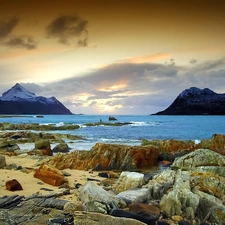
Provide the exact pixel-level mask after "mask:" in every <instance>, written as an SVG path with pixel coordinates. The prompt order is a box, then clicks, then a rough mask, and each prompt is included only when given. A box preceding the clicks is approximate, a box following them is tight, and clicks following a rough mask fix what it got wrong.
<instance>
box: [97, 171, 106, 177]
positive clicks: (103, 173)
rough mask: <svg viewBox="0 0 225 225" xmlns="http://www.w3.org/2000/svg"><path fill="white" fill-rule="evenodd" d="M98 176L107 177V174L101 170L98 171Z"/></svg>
mask: <svg viewBox="0 0 225 225" xmlns="http://www.w3.org/2000/svg"><path fill="white" fill-rule="evenodd" d="M98 176H99V177H104V178H109V175H108V174H107V173H105V172H102V173H98Z"/></svg>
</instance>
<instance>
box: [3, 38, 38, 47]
mask: <svg viewBox="0 0 225 225" xmlns="http://www.w3.org/2000/svg"><path fill="white" fill-rule="evenodd" d="M3 44H4V45H6V46H9V47H12V48H25V49H27V50H32V49H36V48H37V43H36V42H35V41H34V39H33V38H32V37H31V36H28V35H21V36H18V37H11V38H10V39H9V40H7V41H5V42H4V43H3Z"/></svg>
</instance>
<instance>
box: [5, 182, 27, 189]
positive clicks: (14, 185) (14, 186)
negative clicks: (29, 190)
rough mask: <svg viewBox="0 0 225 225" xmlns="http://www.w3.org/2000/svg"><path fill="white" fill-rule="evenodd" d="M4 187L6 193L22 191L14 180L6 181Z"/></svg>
mask: <svg viewBox="0 0 225 225" xmlns="http://www.w3.org/2000/svg"><path fill="white" fill-rule="evenodd" d="M5 186H6V189H7V190H8V191H19V190H23V188H22V186H21V184H20V183H19V181H17V180H16V179H13V180H8V181H6V183H5Z"/></svg>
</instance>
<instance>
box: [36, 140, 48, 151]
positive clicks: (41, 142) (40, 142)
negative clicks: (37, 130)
mask: <svg viewBox="0 0 225 225" xmlns="http://www.w3.org/2000/svg"><path fill="white" fill-rule="evenodd" d="M34 147H35V149H44V148H51V145H50V142H49V140H48V139H39V140H37V141H35V142H34Z"/></svg>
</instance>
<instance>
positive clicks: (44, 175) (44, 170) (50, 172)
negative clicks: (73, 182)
mask: <svg viewBox="0 0 225 225" xmlns="http://www.w3.org/2000/svg"><path fill="white" fill-rule="evenodd" d="M34 177H35V178H37V179H40V180H42V181H43V182H45V183H47V184H50V185H53V186H59V185H61V184H64V183H67V182H68V181H67V180H66V179H65V178H64V175H63V173H62V172H61V171H59V170H58V169H56V168H54V167H52V166H50V165H47V164H45V163H42V164H41V165H40V167H39V168H38V169H36V171H35V173H34Z"/></svg>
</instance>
